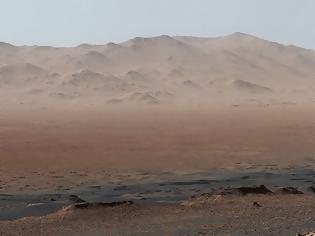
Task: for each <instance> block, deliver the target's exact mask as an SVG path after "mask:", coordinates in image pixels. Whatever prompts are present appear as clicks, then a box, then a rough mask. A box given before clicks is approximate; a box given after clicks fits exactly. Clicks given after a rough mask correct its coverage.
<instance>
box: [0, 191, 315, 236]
mask: <svg viewBox="0 0 315 236" xmlns="http://www.w3.org/2000/svg"><path fill="white" fill-rule="evenodd" d="M70 202H72V203H71V205H69V206H67V207H64V208H63V209H61V210H59V211H57V212H56V213H53V214H50V215H47V216H43V217H29V218H23V219H20V220H16V221H2V222H0V235H79V236H81V235H95V236H98V235H128V236H129V235H152V236H158V235H159V236H160V235H176V236H180V235H181V236H184V235H186V236H188V235H191V236H193V235H194V236H195V235H196V236H197V235H224V236H226V235H254V236H255V235H298V234H300V235H307V234H304V233H305V232H311V231H312V230H314V229H315V204H314V202H315V195H314V194H313V193H312V192H311V191H309V192H307V193H303V192H301V191H299V190H298V189H297V188H293V187H284V188H277V189H276V190H273V191H272V190H270V189H268V188H267V187H266V186H263V185H261V186H254V187H237V188H226V189H221V190H216V191H213V192H212V193H204V194H199V195H197V196H194V197H192V198H191V199H189V200H187V201H184V202H182V203H151V204H148V203H142V204H141V203H134V202H132V201H122V202H111V203H102V202H92V203H91V202H87V201H85V200H84V199H81V198H80V197H78V196H71V198H70Z"/></svg>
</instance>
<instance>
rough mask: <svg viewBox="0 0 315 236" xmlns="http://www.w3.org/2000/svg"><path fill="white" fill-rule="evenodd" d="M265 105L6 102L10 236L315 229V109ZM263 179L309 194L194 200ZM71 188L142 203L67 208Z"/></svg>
mask: <svg viewBox="0 0 315 236" xmlns="http://www.w3.org/2000/svg"><path fill="white" fill-rule="evenodd" d="M262 104H264V105H261V103H259V105H257V104H256V103H255V104H253V103H252V101H247V102H243V103H242V104H239V105H235V104H225V105H222V106H217V105H207V106H205V105H204V106H202V107H198V106H194V107H189V108H187V107H184V106H179V107H176V109H175V108H174V107H173V108H172V107H152V106H149V107H132V109H131V108H130V109H128V108H126V107H124V108H123V109H122V108H120V107H118V108H110V109H108V108H107V107H102V106H101V105H100V104H96V105H86V104H85V105H84V106H83V105H82V104H80V105H78V104H69V103H68V104H67V103H66V104H62V105H58V106H57V105H56V104H55V105H51V106H47V104H46V105H45V104H43V105H39V104H37V105H32V104H27V103H26V104H18V105H16V106H2V108H1V110H2V113H1V117H0V140H1V142H0V150H1V159H0V175H1V179H0V208H1V212H2V213H1V214H0V216H1V217H0V218H1V220H2V221H1V222H0V234H1V235H66V234H67V235H69V234H70V235H266V234H267V235H288V234H289V235H294V234H295V233H298V232H304V231H311V230H312V229H313V230H314V228H315V224H314V219H315V218H314V217H315V215H314V214H313V212H314V209H313V202H314V196H313V193H312V191H309V188H310V187H312V186H313V184H314V182H315V179H314V178H315V174H314V173H313V170H314V164H315V158H314V151H315V145H314V144H315V139H314V137H315V127H314V109H313V107H312V105H311V104H300V105H294V104H282V103H279V102H272V101H271V102H270V101H269V102H265V101H264V102H262ZM17 108H18V109H17ZM259 184H266V185H267V187H270V188H278V187H288V186H293V187H298V188H301V189H303V192H304V193H305V194H303V195H302V194H301V195H274V196H269V195H268V196H265V195H249V196H234V195H232V196H220V195H218V196H211V197H209V198H207V199H206V200H205V201H203V202H202V203H200V202H199V201H198V200H191V201H192V202H193V204H191V201H189V202H188V204H187V202H186V204H183V203H185V200H188V199H190V197H191V196H198V195H200V194H202V193H207V192H211V191H213V190H214V189H221V188H227V187H231V186H234V187H237V186H253V185H259ZM71 195H76V196H80V197H82V198H84V200H88V201H89V202H112V201H113V202H115V201H121V200H132V201H133V202H135V204H131V205H127V206H126V205H122V206H117V207H91V208H88V209H76V208H73V207H72V208H71V207H70V208H69V207H68V208H67V206H68V205H71V204H73V202H71V201H69V198H71ZM254 202H258V203H259V205H261V207H257V206H253V203H254ZM62 208H65V209H62ZM54 212H56V213H54ZM25 216H27V217H26V218H22V219H20V218H21V217H25ZM30 216H33V217H30Z"/></svg>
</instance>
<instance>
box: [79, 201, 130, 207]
mask: <svg viewBox="0 0 315 236" xmlns="http://www.w3.org/2000/svg"><path fill="white" fill-rule="evenodd" d="M133 204H134V202H133V201H121V202H109V203H106V202H96V203H90V202H82V203H78V204H75V205H74V208H77V209H87V208H98V207H118V206H128V205H133Z"/></svg>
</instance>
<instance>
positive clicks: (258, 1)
mask: <svg viewBox="0 0 315 236" xmlns="http://www.w3.org/2000/svg"><path fill="white" fill-rule="evenodd" d="M236 31H240V32H245V33H250V34H253V35H256V36H259V37H262V38H265V39H269V40H273V41H278V42H282V43H286V44H291V43H293V44H297V45H300V46H303V47H307V48H313V49H314V48H315V0H0V41H5V42H9V43H13V44H18V45H24V44H27V45H33V44H38V45H55V46H71V45H77V44H80V43H106V42H109V41H113V42H121V41H124V40H126V39H129V38H132V37H135V36H156V35H161V34H169V35H194V36H205V37H207V36H219V35H225V34H229V33H232V32H236Z"/></svg>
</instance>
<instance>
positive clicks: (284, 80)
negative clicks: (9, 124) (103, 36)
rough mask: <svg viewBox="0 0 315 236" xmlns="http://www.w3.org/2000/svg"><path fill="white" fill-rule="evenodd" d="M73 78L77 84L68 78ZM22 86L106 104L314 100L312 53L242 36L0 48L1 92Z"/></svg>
mask: <svg viewBox="0 0 315 236" xmlns="http://www.w3.org/2000/svg"><path fill="white" fill-rule="evenodd" d="M22 65H24V66H22ZM78 71H81V73H79V74H78V75H79V78H80V79H74V78H70V77H69V76H68V75H71V74H77V73H78ZM82 72H86V73H82ZM87 72H88V73H87ZM109 77H110V78H111V79H109ZM13 81H14V83H13ZM19 81H20V83H21V84H23V86H20V85H21V84H20V85H19ZM187 81H190V83H189V84H188V82H187ZM11 82H12V83H11ZM93 83H94V84H93ZM26 85H29V87H31V88H28V90H30V89H40V90H43V91H47V94H50V93H54V94H56V93H57V94H58V93H65V94H67V93H71V94H73V93H75V94H85V95H86V96H90V95H91V96H94V95H99V96H103V97H109V98H111V99H115V97H124V96H126V94H134V93H142V94H148V92H152V91H163V92H165V93H171V94H173V95H174V97H176V96H178V97H184V96H190V95H192V94H195V95H197V93H199V94H206V95H207V96H211V95H213V94H217V93H220V94H231V93H239V94H242V93H245V91H250V94H252V95H259V94H266V93H267V94H271V93H278V92H284V91H285V92H288V93H290V91H304V92H305V93H310V94H312V93H313V92H314V91H315V52H314V51H313V50H309V49H304V48H301V47H297V46H292V45H289V46H286V45H282V44H279V43H276V42H271V41H268V40H264V39H261V38H258V37H255V36H252V35H248V34H244V33H239V32H238V33H234V34H231V35H227V36H223V37H213V38H201V37H191V36H176V37H171V36H167V35H162V36H158V37H148V38H144V37H136V38H133V39H130V40H128V41H125V42H122V43H119V44H116V43H108V44H105V45H90V44H81V45H79V46H76V47H68V48H65V47H62V48H57V47H49V46H14V45H11V44H8V43H0V89H1V88H5V89H6V90H10V89H16V88H22V87H25V86H26ZM65 85H67V86H66V87H65ZM192 85H193V86H192ZM43 86H44V87H45V89H43V88H42V87H43ZM71 86H72V87H71ZM38 87H40V88H38ZM105 88H106V89H105ZM48 91H49V92H48ZM198 91H199V92H198ZM21 92H23V91H21ZM42 94H45V92H44V93H41V95H42ZM147 97H149V96H147ZM152 99H153V98H152ZM135 100H136V99H135ZM156 103H157V102H156ZM159 103H160V101H159Z"/></svg>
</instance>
